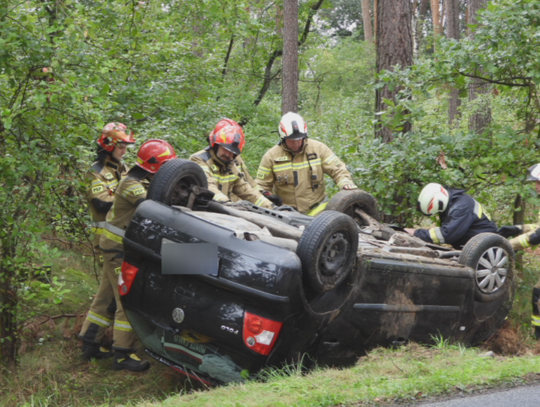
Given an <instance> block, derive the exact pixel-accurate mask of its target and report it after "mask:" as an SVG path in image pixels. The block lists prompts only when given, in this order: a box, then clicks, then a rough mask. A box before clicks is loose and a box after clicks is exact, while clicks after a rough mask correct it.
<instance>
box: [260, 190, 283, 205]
mask: <svg viewBox="0 0 540 407" xmlns="http://www.w3.org/2000/svg"><path fill="white" fill-rule="evenodd" d="M262 194H263V195H264V197H265V198H266V199H268V200H269V201H270V202H272V203H273V204H274V205H276V206H281V205H283V199H281V198H280V197H279V196H278V195H272V194H271V193H270V192H268V191H264V192H263V193H262Z"/></svg>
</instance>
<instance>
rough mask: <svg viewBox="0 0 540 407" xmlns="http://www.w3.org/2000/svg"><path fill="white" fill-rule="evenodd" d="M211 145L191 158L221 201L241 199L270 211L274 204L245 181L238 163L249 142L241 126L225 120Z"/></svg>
mask: <svg viewBox="0 0 540 407" xmlns="http://www.w3.org/2000/svg"><path fill="white" fill-rule="evenodd" d="M208 141H209V144H210V145H209V146H208V147H206V148H205V149H204V150H201V151H199V152H197V153H195V154H193V155H192V156H191V157H190V158H189V159H190V160H191V161H193V162H196V163H197V164H199V165H200V166H201V167H202V169H203V170H204V173H205V174H206V179H207V180H208V189H209V190H211V191H212V192H214V194H215V195H214V200H216V201H218V202H229V201H232V198H233V194H234V195H236V196H237V197H238V198H240V199H243V200H246V201H250V202H251V203H253V204H255V205H257V206H262V207H263V208H268V209H271V208H273V207H274V206H275V205H274V204H273V203H272V202H271V201H270V200H268V199H267V198H265V197H264V196H263V195H262V194H261V193H260V192H259V191H257V190H256V189H254V188H252V187H251V185H250V184H249V183H248V182H247V180H246V179H245V173H243V172H242V171H241V169H240V168H239V167H238V166H237V164H236V162H235V160H237V159H238V157H239V156H240V154H241V153H242V149H243V148H244V145H245V143H246V139H245V136H244V131H243V130H242V127H240V125H238V124H237V123H236V122H235V121H233V120H230V119H222V120H221V121H219V122H218V124H217V125H216V128H215V129H214V130H213V131H212V133H211V134H210V137H209V140H208Z"/></svg>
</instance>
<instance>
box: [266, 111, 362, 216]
mask: <svg viewBox="0 0 540 407" xmlns="http://www.w3.org/2000/svg"><path fill="white" fill-rule="evenodd" d="M278 132H279V135H280V138H281V140H280V142H279V143H278V144H277V145H276V146H274V147H272V148H271V149H270V150H268V151H267V152H266V153H265V154H264V156H263V158H262V160H261V163H260V165H259V170H258V171H257V185H258V189H259V190H260V191H262V192H263V194H264V195H271V194H275V195H277V196H279V197H280V198H281V199H282V200H283V204H284V205H288V206H291V207H293V208H294V209H296V210H298V211H299V212H301V213H307V214H308V215H312V216H315V215H316V214H318V213H319V212H321V211H322V210H324V208H325V207H326V203H327V197H326V186H325V180H324V174H328V175H330V176H331V177H332V178H333V179H334V181H335V183H336V184H337V186H338V187H339V188H340V189H356V188H357V187H356V185H355V184H354V182H353V180H352V176H351V174H350V172H349V171H348V170H347V167H346V165H345V164H344V163H343V161H341V160H340V159H339V158H338V157H337V156H336V155H335V154H334V153H333V152H332V150H330V148H328V147H327V146H326V145H325V144H323V143H321V142H320V141H316V140H308V132H307V123H306V122H305V121H304V119H303V118H302V116H300V115H299V114H296V113H292V112H289V113H287V114H285V115H284V116H283V117H282V118H281V122H280V123H279V127H278Z"/></svg>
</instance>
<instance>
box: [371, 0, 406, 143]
mask: <svg viewBox="0 0 540 407" xmlns="http://www.w3.org/2000/svg"><path fill="white" fill-rule="evenodd" d="M377 7H378V9H377V18H378V21H377V33H376V37H377V72H381V71H383V70H389V71H393V70H394V66H396V65H399V66H400V67H402V68H404V67H408V66H411V65H412V62H413V41H412V27H411V25H412V19H411V17H412V6H411V3H410V2H409V1H393V0H378V2H377ZM399 91H400V89H398V88H394V89H393V90H389V89H388V87H387V86H385V87H384V88H381V89H378V90H377V92H376V112H383V111H386V110H387V105H386V104H385V103H384V102H383V99H389V100H393V101H394V102H396V98H395V96H396V95H397V93H398V92H399ZM410 129H411V125H410V123H409V122H406V123H405V124H404V126H403V129H402V130H401V131H403V132H407V131H409V130H410ZM376 133H377V137H382V139H383V141H384V142H385V143H389V142H391V141H392V140H393V135H392V129H389V128H388V127H385V126H380V127H379V128H378V129H377V132H376Z"/></svg>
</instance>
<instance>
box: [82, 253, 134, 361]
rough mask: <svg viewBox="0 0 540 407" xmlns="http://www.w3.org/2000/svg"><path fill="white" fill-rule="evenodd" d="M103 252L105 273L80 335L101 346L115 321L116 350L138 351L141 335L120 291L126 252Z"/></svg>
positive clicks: (114, 342) (114, 347)
mask: <svg viewBox="0 0 540 407" xmlns="http://www.w3.org/2000/svg"><path fill="white" fill-rule="evenodd" d="M102 253H103V260H104V264H103V276H102V277H101V283H100V285H99V288H98V292H97V294H96V297H95V298H94V301H93V302H92V306H91V307H90V310H89V311H88V315H87V316H86V319H85V321H84V323H83V327H82V329H81V333H80V334H79V337H80V338H81V339H82V340H83V341H86V342H89V343H93V344H97V345H101V341H102V339H103V337H104V335H105V330H106V329H107V328H108V327H109V326H111V325H113V324H114V325H113V349H115V350H120V351H129V352H134V351H135V344H136V342H137V336H136V335H135V332H133V328H132V327H131V324H130V323H129V321H128V319H127V317H126V314H125V312H124V308H123V307H122V302H121V301H120V294H119V293H118V275H119V274H120V270H121V268H122V259H123V253H122V252H118V251H114V252H105V251H103V252H102Z"/></svg>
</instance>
